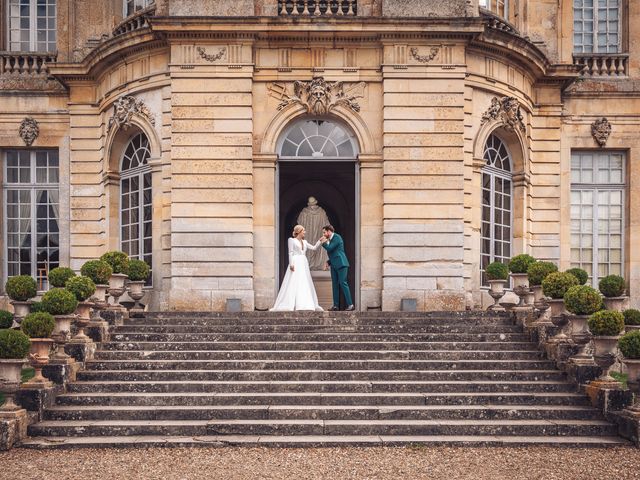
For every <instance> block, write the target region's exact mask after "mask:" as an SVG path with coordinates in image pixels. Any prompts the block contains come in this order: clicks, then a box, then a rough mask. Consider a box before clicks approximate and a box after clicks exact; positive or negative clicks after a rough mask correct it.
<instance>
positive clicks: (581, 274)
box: [567, 268, 589, 285]
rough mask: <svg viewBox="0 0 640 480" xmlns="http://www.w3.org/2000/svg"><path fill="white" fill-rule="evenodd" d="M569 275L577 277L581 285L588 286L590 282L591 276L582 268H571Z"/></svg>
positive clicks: (568, 271)
mask: <svg viewBox="0 0 640 480" xmlns="http://www.w3.org/2000/svg"><path fill="white" fill-rule="evenodd" d="M567 273H570V274H571V275H573V276H574V277H576V278H577V279H578V282H579V283H580V285H586V284H587V282H588V281H589V274H588V273H587V272H586V271H585V270H583V269H581V268H570V269H569V270H567Z"/></svg>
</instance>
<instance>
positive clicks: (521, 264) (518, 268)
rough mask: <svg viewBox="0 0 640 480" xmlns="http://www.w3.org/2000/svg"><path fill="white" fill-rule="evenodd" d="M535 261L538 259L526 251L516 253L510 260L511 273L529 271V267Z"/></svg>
mask: <svg viewBox="0 0 640 480" xmlns="http://www.w3.org/2000/svg"><path fill="white" fill-rule="evenodd" d="M535 262H536V259H535V258H533V257H532V256H531V255H527V254H526V253H522V254H520V255H516V256H515V257H513V258H512V259H511V261H510V262H509V271H510V272H511V273H527V270H528V269H529V267H530V266H531V265H532V264H533V263H535Z"/></svg>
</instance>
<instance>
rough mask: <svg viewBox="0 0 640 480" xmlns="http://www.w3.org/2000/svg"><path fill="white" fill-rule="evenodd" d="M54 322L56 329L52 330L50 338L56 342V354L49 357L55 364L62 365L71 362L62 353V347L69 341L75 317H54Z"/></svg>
mask: <svg viewBox="0 0 640 480" xmlns="http://www.w3.org/2000/svg"><path fill="white" fill-rule="evenodd" d="M54 318H55V320H56V328H55V329H54V330H53V334H52V335H51V338H53V339H54V340H55V342H56V353H55V354H54V355H53V357H51V360H52V361H54V362H55V363H64V362H67V361H70V360H72V358H71V357H70V356H69V355H67V354H66V353H65V351H64V345H65V343H67V341H68V339H69V334H70V333H71V324H72V323H73V322H74V321H75V320H76V318H77V317H76V315H75V314H71V315H54Z"/></svg>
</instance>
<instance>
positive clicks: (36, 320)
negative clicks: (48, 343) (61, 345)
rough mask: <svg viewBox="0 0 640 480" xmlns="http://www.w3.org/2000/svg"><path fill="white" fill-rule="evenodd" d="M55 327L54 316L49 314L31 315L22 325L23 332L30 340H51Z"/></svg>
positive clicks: (25, 318)
mask: <svg viewBox="0 0 640 480" xmlns="http://www.w3.org/2000/svg"><path fill="white" fill-rule="evenodd" d="M55 327H56V321H55V319H54V318H53V315H51V314H50V313H47V312H37V313H30V314H29V315H27V316H26V317H24V320H22V323H21V324H20V328H22V331H23V332H24V333H26V334H27V335H28V336H29V337H30V338H49V337H50V336H51V334H52V333H53V329H54V328H55Z"/></svg>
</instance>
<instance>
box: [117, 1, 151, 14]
mask: <svg viewBox="0 0 640 480" xmlns="http://www.w3.org/2000/svg"><path fill="white" fill-rule="evenodd" d="M154 1H155V0H125V2H124V16H125V17H128V16H129V15H133V14H134V13H136V12H137V11H138V10H142V9H144V8H147V7H148V6H149V5H151V4H153V3H154Z"/></svg>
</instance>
